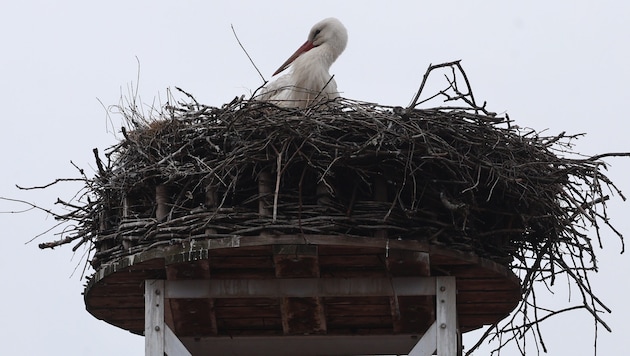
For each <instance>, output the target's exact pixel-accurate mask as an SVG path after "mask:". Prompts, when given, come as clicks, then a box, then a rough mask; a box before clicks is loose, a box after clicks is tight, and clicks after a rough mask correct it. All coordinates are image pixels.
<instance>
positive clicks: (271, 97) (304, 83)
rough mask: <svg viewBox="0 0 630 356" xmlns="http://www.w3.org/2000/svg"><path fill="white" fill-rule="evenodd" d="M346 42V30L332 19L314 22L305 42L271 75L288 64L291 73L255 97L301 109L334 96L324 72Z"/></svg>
mask: <svg viewBox="0 0 630 356" xmlns="http://www.w3.org/2000/svg"><path fill="white" fill-rule="evenodd" d="M347 43H348V32H347V31H346V28H345V27H344V25H343V24H342V23H341V22H340V21H339V20H337V19H336V18H333V17H331V18H327V19H324V20H322V21H320V22H318V23H316V24H315V26H313V28H312V29H311V32H310V33H309V35H308V39H307V40H306V42H304V44H303V45H302V46H301V47H300V48H298V50H297V51H295V53H293V55H291V57H289V59H287V60H286V62H284V63H283V64H282V65H281V66H280V68H278V70H277V71H276V72H275V73H274V74H273V75H276V74H278V73H280V72H282V71H283V70H285V69H287V68H288V67H289V66H291V72H290V73H288V74H285V75H283V76H281V77H279V78H278V79H276V80H275V81H273V82H271V83H269V84H268V85H267V86H265V87H264V88H263V90H262V93H261V94H260V96H259V97H258V99H259V100H264V101H270V102H273V103H274V104H276V105H278V106H284V107H301V108H304V107H306V106H308V105H309V104H312V103H313V102H315V101H321V100H330V99H334V98H336V97H338V96H339V92H338V91H337V83H336V82H335V80H334V79H333V78H332V77H331V75H330V73H329V72H328V71H329V69H330V66H331V65H332V64H333V62H335V60H336V59H337V57H339V55H340V54H341V52H343V50H344V49H345V48H346V44H347Z"/></svg>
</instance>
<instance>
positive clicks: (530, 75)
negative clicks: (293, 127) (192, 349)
mask: <svg viewBox="0 0 630 356" xmlns="http://www.w3.org/2000/svg"><path fill="white" fill-rule="evenodd" d="M359 4H360V5H359ZM384 4H387V5H384ZM330 16H334V17H337V18H339V19H340V20H341V21H342V22H343V23H344V24H345V25H346V27H347V29H348V32H349V43H348V47H347V49H346V52H345V53H344V54H343V55H342V56H341V57H340V58H339V59H338V61H337V63H335V64H334V65H333V67H332V70H331V72H332V73H334V74H335V79H336V81H337V83H338V87H339V89H340V90H341V91H342V92H343V95H344V96H345V97H349V98H353V99H359V100H365V101H373V102H378V103H381V104H386V105H401V106H405V105H407V104H408V103H409V101H410V99H411V98H412V97H413V94H414V93H415V91H416V90H417V87H418V85H419V84H420V80H421V77H422V75H423V74H424V71H425V69H426V67H427V66H428V65H429V64H430V63H434V64H436V63H440V62H445V61H451V60H455V59H462V60H463V62H462V63H463V66H464V68H465V70H466V72H467V74H468V76H469V79H470V80H471V82H472V85H473V90H474V91H475V95H476V98H477V99H478V100H479V101H487V102H488V108H489V109H490V110H493V111H496V112H508V113H509V114H510V117H511V118H512V119H513V120H515V121H516V124H518V125H519V126H527V127H532V128H534V129H536V130H538V131H542V130H547V133H549V134H550V135H555V134H557V133H559V132H562V131H567V132H568V133H582V132H585V133H587V136H586V137H585V138H583V139H580V140H579V141H577V142H576V146H575V150H576V151H578V152H581V153H584V154H589V155H591V154H597V153H604V152H623V151H630V145H629V144H628V143H627V134H626V132H625V130H626V129H627V128H628V127H630V125H629V124H628V122H627V121H628V117H627V116H628V114H627V112H628V108H627V105H626V104H627V101H628V99H629V98H630V90H629V89H628V88H629V87H628V83H629V81H630V70H629V69H628V63H630V54H629V45H628V43H629V42H628V38H629V37H630V25H629V22H628V19H629V18H630V4H628V3H626V2H622V1H598V2H594V1H529V2H521V3H519V4H515V2H508V1H477V2H472V1H450V2H447V1H439V2H438V1H434V2H431V3H429V2H422V1H413V2H412V1H408V2H392V1H389V2H385V1H378V2H377V1H362V2H360V3H359V2H352V3H351V2H349V1H347V2H343V3H342V2H341V1H315V2H299V3H298V2H289V1H284V2H280V1H251V2H243V1H230V2H229V4H228V2H224V3H221V4H217V2H210V1H178V2H175V1H171V2H167V1H117V0H113V1H106V2H99V3H98V4H96V2H88V1H59V2H52V1H32V0H27V1H4V2H2V4H0V39H1V40H0V45H1V55H0V84H1V85H0V108H1V110H2V112H1V114H0V115H1V116H2V125H3V127H2V130H0V166H1V167H2V174H1V175H0V196H2V197H10V198H19V199H24V200H28V201H32V202H36V203H38V204H40V205H43V206H46V207H53V203H54V201H55V200H56V199H57V197H60V198H62V199H70V198H71V197H72V196H73V194H74V193H75V192H76V191H78V189H79V188H80V185H76V184H72V183H66V184H60V185H58V186H55V187H52V188H50V189H46V190H44V191H28V192H25V191H18V190H17V189H16V188H15V184H20V185H24V186H32V185H41V184H45V183H48V182H50V181H52V180H54V179H55V178H61V177H75V176H77V171H76V169H75V168H74V167H73V166H72V165H71V164H70V161H72V162H74V163H75V164H76V165H78V166H79V167H81V168H84V169H86V172H87V173H88V174H90V175H91V174H92V173H93V169H94V164H93V157H92V148H95V147H98V148H99V149H100V150H101V151H102V150H103V149H105V148H107V147H109V146H111V145H113V144H115V143H116V142H117V137H116V136H115V132H117V131H118V129H119V127H120V126H121V125H122V122H121V118H120V117H119V116H115V115H114V116H111V118H109V119H108V115H107V112H106V110H105V109H104V107H103V106H102V105H101V102H102V103H103V104H104V105H105V106H108V105H112V104H118V102H119V99H120V97H121V94H122V95H126V93H127V90H128V89H127V88H128V87H130V86H131V85H132V83H133V85H134V86H135V85H139V94H140V97H141V99H142V100H143V101H144V102H145V103H147V104H152V103H156V104H157V105H159V101H160V100H162V101H163V99H164V98H165V96H166V94H167V89H168V88H169V87H174V86H178V87H181V88H183V89H185V90H186V91H188V92H189V93H192V94H193V95H194V96H195V97H196V98H197V100H198V101H200V102H203V103H205V104H209V105H215V106H218V105H221V104H223V103H225V102H227V101H230V100H231V99H232V98H233V97H234V96H237V95H242V94H248V93H249V92H250V91H252V90H255V89H256V88H257V87H258V86H259V85H261V84H262V80H261V79H260V77H259V76H258V74H257V73H256V71H255V70H254V69H253V67H252V66H251V64H250V63H249V61H248V59H247V57H246V56H245V55H244V54H243V52H242V51H241V49H240V48H239V46H238V44H237V42H236V41H235V39H234V37H233V35H232V30H231V28H230V25H231V24H233V25H234V27H235V29H236V31H237V32H238V34H239V37H240V40H241V41H242V42H243V44H244V45H245V46H246V48H247V50H248V51H249V54H250V55H251V56H252V57H253V59H254V61H255V62H256V64H257V66H258V67H259V68H260V70H261V71H262V72H263V74H264V75H265V76H266V77H267V78H269V76H270V75H271V73H273V71H274V70H275V69H276V68H277V67H278V66H279V65H280V64H281V63H282V62H284V60H285V59H286V58H287V57H288V56H289V55H290V54H291V53H293V51H294V50H295V49H297V47H298V46H299V45H300V44H302V42H303V41H304V40H305V39H306V35H307V33H308V31H309V29H310V28H311V26H312V25H313V24H314V23H315V22H317V21H319V20H321V19H323V18H326V17H330ZM138 61H139V63H140V64H139V66H138ZM138 70H139V73H138ZM138 78H139V83H138ZM112 126H113V128H112ZM606 161H607V162H608V163H610V165H611V167H610V168H609V170H608V172H607V174H609V177H610V178H611V179H612V180H613V181H615V182H616V183H617V184H618V186H619V187H620V188H621V189H622V190H623V191H624V192H626V193H627V192H630V181H628V179H627V177H628V175H629V174H630V162H629V161H628V159H621V158H616V159H607V160H606ZM23 208H25V207H24V206H22V205H19V204H15V203H10V202H6V201H0V211H3V212H7V211H12V210H20V209H23ZM608 209H609V214H610V217H611V219H612V223H613V224H614V225H615V226H616V227H617V228H618V229H619V230H620V231H621V232H623V233H625V234H626V235H627V234H629V233H630V219H628V218H627V211H628V203H622V202H621V200H620V199H618V197H613V199H612V201H611V202H610V203H609V204H608ZM54 223H55V222H54V220H53V219H51V217H47V216H46V214H43V213H40V212H37V211H30V212H27V213H23V214H7V213H2V214H0V226H1V227H2V232H1V234H2V235H1V238H2V245H0V246H1V247H2V257H0V276H1V280H2V282H3V288H2V294H1V295H0V328H1V330H0V341H1V345H2V347H1V348H0V349H2V350H3V351H2V353H3V354H7V355H18V354H19V355H70V356H72V355H142V354H143V352H144V340H143V338H142V337H140V336H136V335H132V334H130V333H128V332H126V331H122V330H119V329H117V328H116V327H113V326H110V325H109V324H106V323H104V322H102V321H99V320H96V319H95V318H93V317H92V316H91V315H90V314H89V313H87V312H86V311H85V307H84V304H83V299H82V296H81V292H82V290H83V283H84V281H82V280H80V278H79V275H80V274H81V269H82V267H83V266H82V265H79V264H80V259H81V257H82V256H81V255H80V254H78V255H73V254H72V252H71V251H70V248H69V247H66V248H59V249H56V250H54V251H50V250H47V251H40V250H39V249H38V248H37V243H39V242H44V241H49V240H53V239H55V238H56V236H53V235H50V234H48V235H45V236H43V237H40V238H38V239H37V240H36V241H35V242H34V243H31V244H25V242H27V241H28V240H29V239H31V238H32V237H34V236H36V235H37V234H39V233H42V232H43V231H45V230H46V229H48V228H49V227H51V226H52V225H53V224H54ZM604 232H605V233H604V241H603V242H604V249H603V250H598V251H597V253H598V257H599V263H600V267H601V268H600V272H599V273H598V274H597V275H595V276H593V277H592V284H593V289H594V290H595V291H596V292H597V293H598V296H599V297H600V298H601V299H602V300H603V301H604V302H605V303H606V304H607V305H608V306H609V307H610V308H611V309H612V310H613V313H612V314H606V315H602V317H603V318H604V320H606V321H607V322H608V324H609V325H610V326H611V327H612V329H613V333H607V332H606V331H601V332H600V334H599V338H598V346H599V354H600V355H613V354H619V352H620V351H619V350H622V349H626V348H627V337H628V335H630V327H629V326H628V322H627V318H628V315H630V303H628V302H627V299H628V296H627V295H626V294H625V293H627V292H624V291H627V290H628V288H627V272H628V270H629V269H630V259H629V257H628V256H627V254H624V255H620V254H619V252H620V247H621V246H620V243H619V241H618V239H617V238H616V237H615V236H614V235H613V234H612V233H611V232H609V231H604ZM77 266H79V268H78V271H77V272H76V273H75V274H74V275H72V274H73V272H74V269H75V268H76V267H77ZM559 283H560V284H563V283H562V282H559ZM539 302H541V301H540V300H539ZM542 302H543V303H547V304H548V305H555V306H569V305H574V304H579V303H580V302H581V301H580V298H579V296H577V295H576V296H574V300H571V301H569V300H568V296H567V294H566V293H565V292H564V291H563V290H561V289H559V290H558V292H557V293H556V295H555V296H554V297H553V298H551V297H547V298H546V299H543V300H542ZM593 328H594V325H593V322H592V319H590V318H589V317H588V315H586V313H584V312H581V311H577V312H574V313H570V314H567V315H564V316H560V317H557V318H555V319H552V320H549V321H546V322H544V323H543V324H542V332H543V335H544V336H545V337H546V339H545V341H546V344H547V346H548V348H549V349H550V354H552V355H585V354H592V352H591V351H590V350H591V349H592V345H593ZM600 329H601V328H600ZM602 330H603V329H602ZM474 339H475V337H474V336H465V338H464V344H465V345H469V346H470V345H472V344H473V343H474V341H475V340H474ZM530 347H531V352H532V354H535V348H534V347H533V345H531V344H530ZM478 354H479V355H484V354H487V351H486V352H485V353H484V352H479V353H478ZM505 354H506V355H511V354H514V353H509V352H506V353H505Z"/></svg>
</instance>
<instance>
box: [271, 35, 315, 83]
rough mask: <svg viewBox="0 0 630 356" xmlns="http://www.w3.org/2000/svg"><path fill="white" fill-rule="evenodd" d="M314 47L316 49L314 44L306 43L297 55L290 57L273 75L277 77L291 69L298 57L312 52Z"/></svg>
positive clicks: (298, 50) (296, 52)
mask: <svg viewBox="0 0 630 356" xmlns="http://www.w3.org/2000/svg"><path fill="white" fill-rule="evenodd" d="M313 47H315V46H314V45H313V42H310V41H306V42H304V44H303V45H301V46H300V48H298V49H297V51H295V53H293V54H292V55H291V57H289V59H287V60H286V62H284V63H282V65H281V66H280V68H278V70H277V71H276V72H275V73H273V75H276V74H278V73H280V72H282V71H283V70H285V69H287V68H288V67H289V65H291V63H293V61H294V60H295V59H296V58H297V57H299V56H301V55H302V54H303V53H306V52H308V51H310V50H311V49H312V48H313ZM273 75H272V76H273Z"/></svg>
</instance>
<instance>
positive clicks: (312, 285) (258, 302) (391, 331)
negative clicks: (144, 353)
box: [85, 235, 521, 354]
mask: <svg viewBox="0 0 630 356" xmlns="http://www.w3.org/2000/svg"><path fill="white" fill-rule="evenodd" d="M431 276H454V277H456V283H457V319H458V322H459V329H460V331H461V332H466V331H469V330H473V329H476V328H479V327H482V326H483V325H487V324H492V323H495V322H497V321H499V320H501V319H502V318H504V317H505V316H506V315H508V314H509V313H510V312H511V311H512V310H513V309H514V308H515V307H516V306H517V304H518V303H519V301H520V299H521V291H520V281H519V279H518V278H517V277H516V276H515V275H514V274H513V273H512V272H511V271H510V270H509V269H508V268H506V267H504V266H501V265H499V264H497V263H494V262H491V261H488V260H485V259H482V258H479V257H477V256H475V255H473V254H470V253H463V252H459V251H455V250H451V249H446V248H442V247H437V246H429V245H428V244H424V243H422V242H419V241H410V240H388V239H378V238H374V237H366V238H357V237H341V236H328V235H276V236H274V235H263V236H248V237H234V238H223V239H208V240H201V241H190V242H187V243H184V244H181V245H173V246H166V247H158V248H154V249H151V250H148V251H146V252H142V253H138V254H135V255H130V256H126V257H123V258H121V259H119V260H118V261H117V262H115V263H111V264H108V265H103V266H102V267H101V268H100V269H99V270H98V271H97V273H96V274H95V275H94V276H93V278H92V279H91V281H90V282H89V284H88V286H87V288H86V291H85V303H86V307H87V310H88V311H89V312H90V313H91V314H92V315H94V316H95V317H96V318H98V319H102V320H104V321H106V322H108V323H110V324H113V325H116V326H118V327H120V328H123V329H126V330H129V331H131V332H133V333H136V334H142V333H143V332H144V327H145V309H144V308H145V299H144V282H145V281H146V280H152V279H163V280H166V281H184V282H182V283H180V287H181V286H183V287H186V283H185V281H186V280H192V281H194V282H193V283H195V285H198V284H202V285H204V287H203V288H201V290H203V291H205V293H208V295H209V296H211V297H210V298H185V299H181V298H176V297H173V298H169V295H166V298H167V299H166V305H165V320H166V324H167V325H168V326H169V327H170V329H172V330H173V332H174V333H175V335H177V337H178V338H180V339H181V340H182V341H183V342H184V344H186V346H187V348H188V349H189V350H194V349H195V348H203V347H205V346H204V345H211V347H212V349H213V350H215V351H214V352H217V353H216V354H222V352H220V351H218V350H224V351H226V352H227V351H228V350H230V352H234V351H235V345H239V346H238V347H239V348H241V349H242V348H245V349H244V350H243V353H242V354H246V352H247V347H248V346H247V345H249V347H255V348H256V350H257V351H262V350H267V351H268V352H269V353H271V354H281V353H280V351H282V350H279V349H275V351H274V347H275V348H278V347H280V348H282V346H281V345H285V343H286V342H288V343H289V344H286V345H290V344H291V342H293V343H296V342H298V343H299V344H300V345H302V346H301V347H305V349H306V350H309V352H314V353H315V354H322V353H323V352H324V350H323V349H321V348H325V347H330V345H328V346H326V343H325V342H322V341H323V340H326V338H329V339H330V340H333V339H334V340H336V341H335V342H339V345H346V347H350V348H352V347H354V346H353V345H355V346H356V347H360V348H359V349H358V350H356V353H361V352H364V353H365V352H366V351H367V352H370V353H372V352H383V353H406V352H408V351H409V349H410V348H411V347H413V345H414V344H415V342H417V338H418V337H420V336H422V334H423V333H424V332H425V331H426V330H427V329H428V328H429V327H430V326H431V324H432V323H433V322H434V321H435V318H436V316H435V298H433V297H431V296H427V295H414V293H406V292H405V289H409V288H416V287H418V282H419V281H420V278H424V277H431ZM189 286H190V283H189ZM410 294H411V295H410ZM284 295H287V296H286V297H285V296H284ZM357 337H359V338H358V339H357ZM278 339H281V340H282V343H278V342H277V341H278ZM344 340H345V341H344ZM360 340H363V341H360ZM366 340H380V343H379V345H381V346H380V349H374V346H373V345H372V343H370V342H366ZM318 345H319V346H318ZM368 345H372V346H368ZM318 347H320V349H318ZM340 347H341V346H340ZM366 347H369V349H366ZM265 348H266V349H265ZM284 350H285V351H286V349H284ZM250 351H251V349H250ZM193 354H195V353H193Z"/></svg>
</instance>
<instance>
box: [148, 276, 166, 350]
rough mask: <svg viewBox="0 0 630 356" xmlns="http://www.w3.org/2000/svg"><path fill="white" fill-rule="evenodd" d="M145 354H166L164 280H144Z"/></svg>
mask: <svg viewBox="0 0 630 356" xmlns="http://www.w3.org/2000/svg"><path fill="white" fill-rule="evenodd" d="M144 354H145V356H164V281H163V280H158V279H149V280H146V281H145V282H144Z"/></svg>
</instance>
